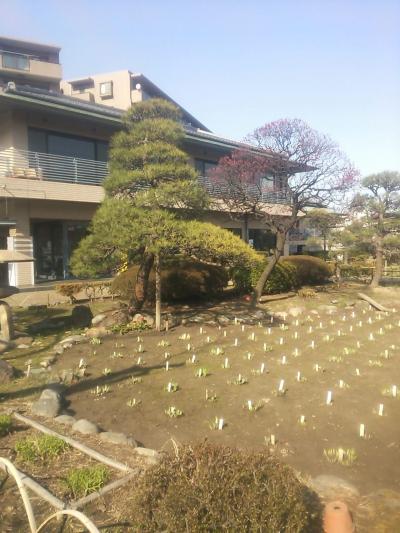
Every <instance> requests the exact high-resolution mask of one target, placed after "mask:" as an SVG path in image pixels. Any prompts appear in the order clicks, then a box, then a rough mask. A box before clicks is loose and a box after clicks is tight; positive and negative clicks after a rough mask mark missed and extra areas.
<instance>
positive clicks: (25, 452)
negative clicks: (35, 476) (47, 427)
mask: <svg viewBox="0 0 400 533" xmlns="http://www.w3.org/2000/svg"><path fill="white" fill-rule="evenodd" d="M69 448H70V446H69V444H67V443H66V442H65V441H63V440H62V439H59V438H58V437H53V436H52V435H41V436H40V437H27V438H25V439H22V440H20V441H18V442H17V443H16V444H15V451H16V453H17V459H19V460H20V461H23V462H24V463H34V462H36V461H48V460H49V459H54V458H55V457H58V456H59V455H61V454H62V453H64V452H65V451H66V450H67V449H69Z"/></svg>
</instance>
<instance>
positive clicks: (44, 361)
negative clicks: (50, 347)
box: [40, 355, 57, 368]
mask: <svg viewBox="0 0 400 533" xmlns="http://www.w3.org/2000/svg"><path fill="white" fill-rule="evenodd" d="M56 359H57V358H56V357H55V356H54V355H51V356H49V357H46V358H45V359H42V361H40V366H42V367H43V368H48V367H49V366H50V365H51V364H52V363H54V362H55V361H56Z"/></svg>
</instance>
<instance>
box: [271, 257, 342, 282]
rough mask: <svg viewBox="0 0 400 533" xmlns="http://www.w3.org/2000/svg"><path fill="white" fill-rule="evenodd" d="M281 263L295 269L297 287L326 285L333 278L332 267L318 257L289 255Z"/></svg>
mask: <svg viewBox="0 0 400 533" xmlns="http://www.w3.org/2000/svg"><path fill="white" fill-rule="evenodd" d="M281 262H282V263H286V264H290V265H293V266H294V267H296V278H297V284H298V286H301V285H315V284H318V283H326V282H327V281H328V280H329V278H330V277H331V276H333V269H332V266H331V265H330V264H329V263H327V262H326V261H323V260H322V259H319V258H318V257H312V256H310V255H289V256H287V257H283V258H282V260H281Z"/></svg>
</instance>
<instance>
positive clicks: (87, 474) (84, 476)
mask: <svg viewBox="0 0 400 533" xmlns="http://www.w3.org/2000/svg"><path fill="white" fill-rule="evenodd" d="M108 477H109V472H108V470H107V468H106V467H105V466H101V465H97V466H89V467H87V468H74V469H72V470H70V471H69V472H68V474H67V477H66V478H65V479H64V483H65V485H66V486H67V489H68V491H69V492H70V494H72V496H73V497H74V498H75V499H77V498H83V497H84V496H87V495H88V494H91V493H92V492H95V491H96V490H99V489H101V488H102V487H103V486H104V484H105V482H106V481H107V479H108Z"/></svg>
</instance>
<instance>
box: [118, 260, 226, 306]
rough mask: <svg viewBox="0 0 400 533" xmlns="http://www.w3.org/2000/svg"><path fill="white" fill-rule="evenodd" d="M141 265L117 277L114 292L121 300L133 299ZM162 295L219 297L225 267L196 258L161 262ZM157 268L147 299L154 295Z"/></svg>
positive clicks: (165, 298) (152, 299)
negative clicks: (202, 261) (196, 259)
mask: <svg viewBox="0 0 400 533" xmlns="http://www.w3.org/2000/svg"><path fill="white" fill-rule="evenodd" d="M138 268H139V267H138V266H132V267H130V268H128V270H126V271H125V272H122V273H121V274H119V275H118V276H116V277H115V278H114V280H113V282H112V286H111V291H112V292H113V293H114V294H119V295H120V297H121V298H122V299H130V298H131V297H132V294H133V289H134V286H135V281H136V276H137V272H138ZM161 283H162V294H163V299H164V300H166V301H174V300H175V301H179V300H188V299H193V298H204V297H212V296H217V295H219V294H221V293H222V291H223V289H224V288H225V287H226V285H227V283H228V274H227V271H226V269H225V268H223V267H218V266H214V265H208V264H205V263H200V262H199V261H195V260H193V259H184V258H174V259H169V260H166V261H165V262H164V264H163V265H162V273H161ZM154 295H155V277H154V271H152V272H151V273H150V278H149V288H148V295H147V299H148V300H149V301H154V298H155V296H154Z"/></svg>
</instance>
